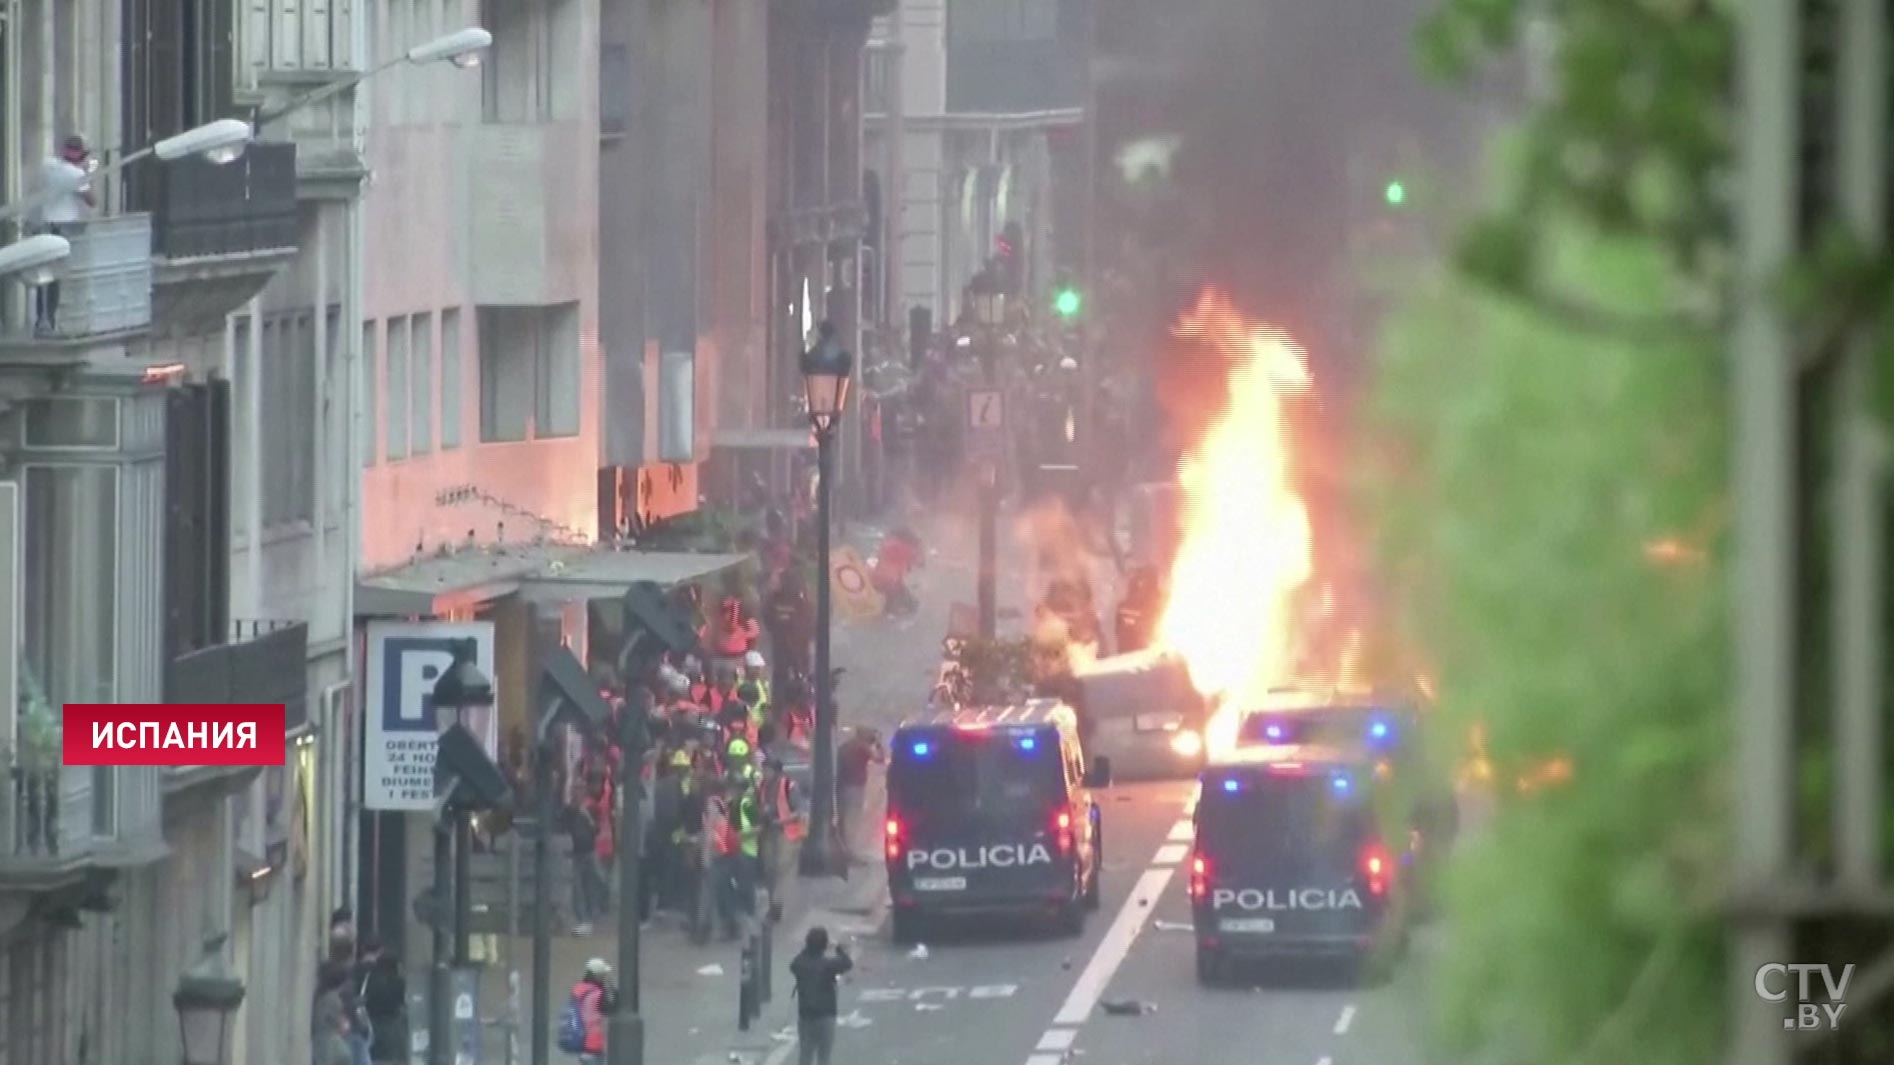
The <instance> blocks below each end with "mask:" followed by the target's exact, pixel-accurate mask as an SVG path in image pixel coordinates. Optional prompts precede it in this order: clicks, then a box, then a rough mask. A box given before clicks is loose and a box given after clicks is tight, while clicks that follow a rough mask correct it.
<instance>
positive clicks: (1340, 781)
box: [1329, 773, 1352, 795]
mask: <svg viewBox="0 0 1894 1065" xmlns="http://www.w3.org/2000/svg"><path fill="white" fill-rule="evenodd" d="M1329 783H1330V785H1331V786H1333V787H1334V789H1335V790H1336V791H1337V792H1339V793H1341V794H1343V795H1346V794H1348V789H1349V788H1350V787H1351V786H1352V785H1351V784H1350V782H1349V779H1348V778H1347V777H1346V776H1343V775H1342V774H1340V773H1337V774H1335V776H1334V779H1332V780H1330V781H1329Z"/></svg>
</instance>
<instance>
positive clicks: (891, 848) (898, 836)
mask: <svg viewBox="0 0 1894 1065" xmlns="http://www.w3.org/2000/svg"><path fill="white" fill-rule="evenodd" d="M884 831H885V834H886V837H887V841H888V857H889V858H890V859H893V858H899V857H901V848H902V846H903V845H904V842H905V841H904V840H903V839H902V835H903V830H902V827H901V819H900V818H898V817H889V818H888V824H887V826H886V828H885V830H884Z"/></svg>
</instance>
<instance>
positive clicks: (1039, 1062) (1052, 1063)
mask: <svg viewBox="0 0 1894 1065" xmlns="http://www.w3.org/2000/svg"><path fill="white" fill-rule="evenodd" d="M1064 1063H1065V1056H1064V1055H1062V1054H1034V1055H1033V1056H1032V1057H1030V1058H1027V1059H1026V1065H1064Z"/></svg>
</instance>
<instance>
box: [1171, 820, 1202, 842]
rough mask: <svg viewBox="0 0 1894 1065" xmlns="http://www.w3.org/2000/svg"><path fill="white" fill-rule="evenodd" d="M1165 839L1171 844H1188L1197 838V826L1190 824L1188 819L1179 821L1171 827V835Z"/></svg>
mask: <svg viewBox="0 0 1894 1065" xmlns="http://www.w3.org/2000/svg"><path fill="white" fill-rule="evenodd" d="M1166 838H1168V839H1169V840H1170V841H1171V842H1172V843H1189V842H1191V841H1192V840H1194V839H1196V838H1197V826H1196V825H1193V824H1191V823H1190V821H1189V819H1188V818H1187V819H1185V820H1182V821H1179V822H1177V823H1176V824H1174V825H1172V826H1171V834H1170V835H1169V836H1168V837H1166Z"/></svg>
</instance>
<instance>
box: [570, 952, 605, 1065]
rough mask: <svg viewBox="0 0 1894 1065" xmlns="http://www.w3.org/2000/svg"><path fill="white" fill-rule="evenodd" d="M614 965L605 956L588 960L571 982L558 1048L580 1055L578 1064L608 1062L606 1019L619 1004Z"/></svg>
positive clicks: (600, 1064)
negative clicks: (579, 974)
mask: <svg viewBox="0 0 1894 1065" xmlns="http://www.w3.org/2000/svg"><path fill="white" fill-rule="evenodd" d="M611 977H612V967H611V966H610V965H608V964H606V962H605V959H603V958H593V959H592V960H591V961H588V962H586V963H585V975H584V976H581V977H580V978H579V982H578V983H576V984H573V985H572V996H571V998H570V999H569V1000H568V1001H567V1003H566V1010H565V1016H563V1017H562V1018H560V1024H559V1027H560V1032H559V1049H560V1050H562V1051H564V1052H565V1053H568V1054H574V1055H577V1057H578V1059H579V1065H605V1018H606V1017H607V1016H608V1015H609V1014H610V1013H611V1012H612V1011H613V1010H614V1009H616V1008H617V1006H618V990H617V989H616V988H614V987H612V985H611Z"/></svg>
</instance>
